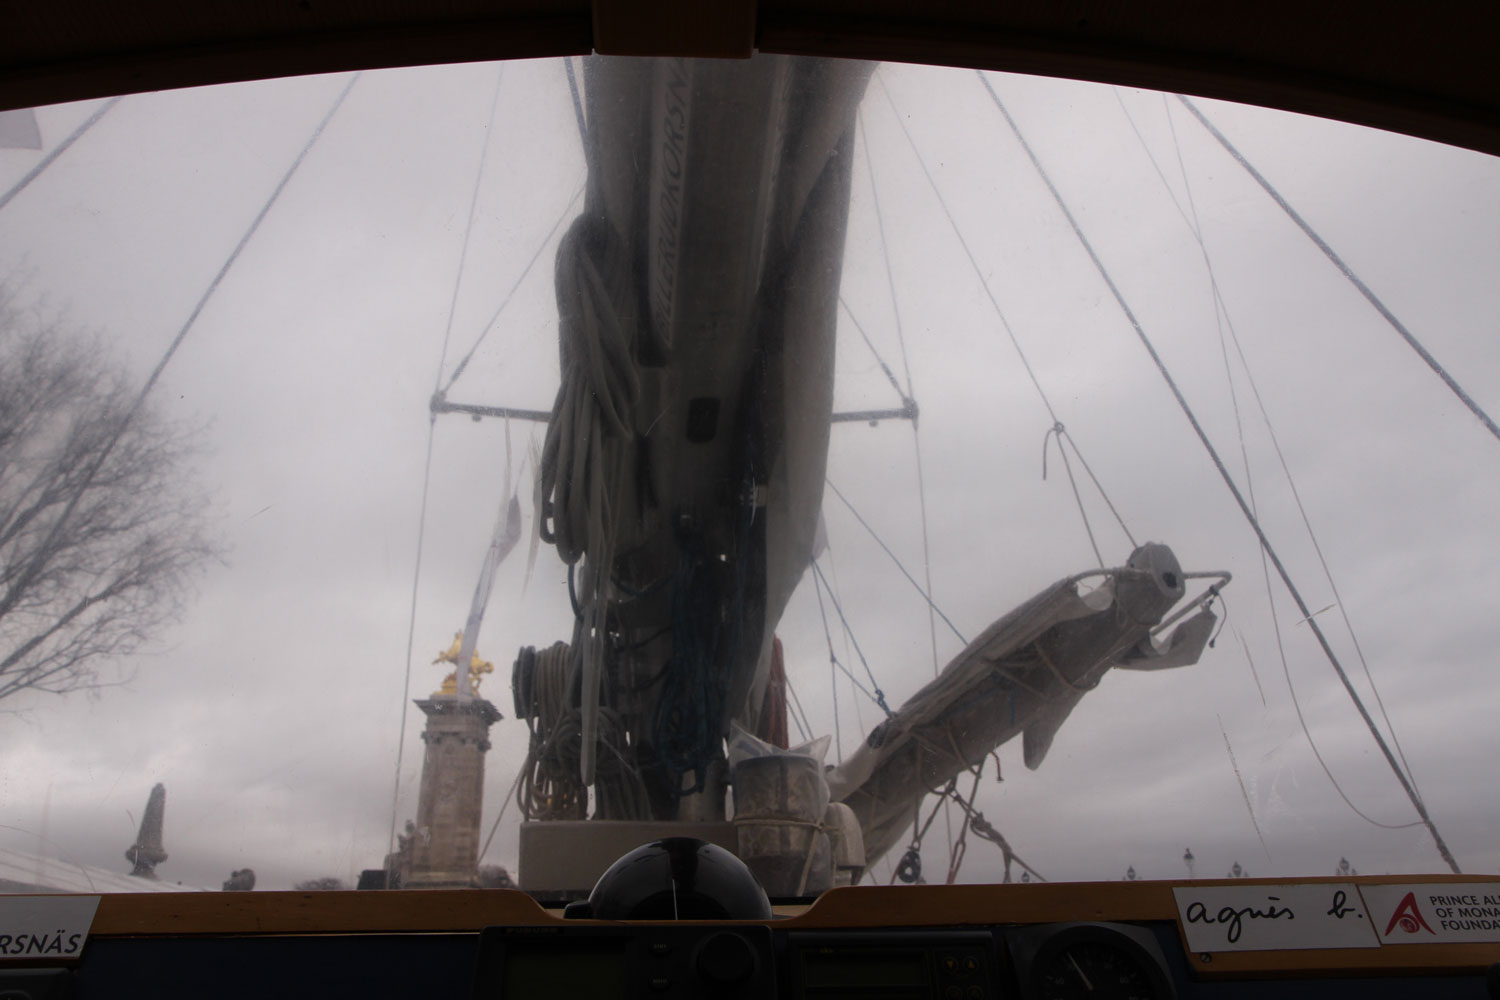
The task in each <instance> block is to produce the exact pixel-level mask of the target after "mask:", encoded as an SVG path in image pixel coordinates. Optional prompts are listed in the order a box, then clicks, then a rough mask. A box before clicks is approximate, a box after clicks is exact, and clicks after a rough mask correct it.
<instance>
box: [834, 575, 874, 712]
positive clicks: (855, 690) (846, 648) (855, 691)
mask: <svg viewBox="0 0 1500 1000" xmlns="http://www.w3.org/2000/svg"><path fill="white" fill-rule="evenodd" d="M828 573H829V575H830V576H831V577H833V581H832V582H833V586H834V593H837V592H838V585H839V563H838V560H837V559H835V558H834V555H833V549H831V548H830V549H828ZM843 639H844V655H845V656H848V655H849V631H848V629H845V630H844V632H843ZM832 645H833V642H832V639H831V638H830V640H829V646H830V647H832ZM858 693H859V690H858V685H856V684H855V683H854V681H853V679H852V678H851V679H850V681H849V694H850V699H849V701H850V704H852V705H853V706H854V724H855V725H856V726H857V727H858V729H859V732H861V733H866V732H869V730H867V729H866V728H865V713H864V709H862V708H860V707H859V699H858V698H855V697H853V696H854V695H856V694H858Z"/></svg>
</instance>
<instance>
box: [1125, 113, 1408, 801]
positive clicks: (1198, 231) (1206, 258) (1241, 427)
mask: <svg viewBox="0 0 1500 1000" xmlns="http://www.w3.org/2000/svg"><path fill="white" fill-rule="evenodd" d="M1112 89H1113V90H1114V95H1115V101H1116V103H1118V104H1119V105H1120V111H1121V112H1122V113H1123V114H1124V115H1125V120H1126V121H1127V122H1129V123H1130V130H1131V131H1132V132H1134V133H1135V138H1136V141H1137V142H1139V143H1140V144H1141V149H1142V150H1143V151H1144V152H1145V154H1146V159H1147V160H1149V161H1150V163H1151V169H1152V170H1154V171H1156V176H1157V178H1158V179H1160V180H1161V183H1162V187H1163V188H1165V189H1166V192H1167V197H1168V198H1170V199H1171V201H1172V207H1173V208H1175V209H1177V214H1178V215H1179V216H1180V217H1181V218H1182V221H1183V224H1184V225H1186V226H1187V227H1188V231H1189V232H1191V233H1192V234H1193V237H1194V239H1195V240H1196V241H1197V244H1198V249H1199V251H1200V252H1201V253H1202V255H1203V266H1204V268H1205V270H1207V272H1208V284H1209V289H1210V295H1211V298H1212V299H1213V302H1212V307H1213V311H1214V327H1215V329H1216V330H1217V331H1218V334H1219V352H1220V354H1221V355H1222V356H1223V359H1224V380H1225V382H1226V383H1227V384H1228V387H1229V403H1230V408H1231V410H1232V411H1233V413H1234V427H1235V433H1236V436H1237V437H1238V439H1239V446H1240V462H1241V464H1242V465H1243V466H1244V472H1245V492H1246V494H1247V495H1248V498H1249V501H1250V510H1251V512H1252V513H1254V514H1255V515H1256V516H1257V517H1259V516H1260V508H1259V505H1258V504H1257V502H1256V498H1255V475H1254V473H1253V471H1252V470H1251V466H1250V452H1249V449H1248V447H1247V445H1246V442H1245V424H1244V418H1243V416H1242V414H1241V411H1240V398H1239V392H1238V391H1237V390H1236V389H1235V384H1234V372H1233V370H1232V368H1231V366H1230V363H1229V348H1228V344H1227V341H1226V338H1225V334H1224V328H1225V325H1226V324H1227V325H1228V327H1229V333H1230V335H1231V336H1234V337H1235V338H1236V340H1235V342H1236V345H1238V336H1237V334H1235V331H1234V321H1233V320H1232V319H1231V318H1230V316H1229V307H1228V305H1227V304H1226V303H1225V302H1224V296H1223V293H1222V292H1221V291H1220V289H1219V279H1218V275H1217V274H1216V273H1215V272H1214V265H1213V258H1212V257H1211V256H1210V255H1209V252H1208V243H1207V241H1206V240H1205V239H1204V237H1203V227H1202V223H1201V221H1200V220H1199V218H1198V205H1197V202H1196V201H1195V200H1194V198H1193V186H1192V181H1191V180H1190V178H1189V176H1188V172H1187V164H1186V163H1184V162H1183V158H1182V143H1181V142H1180V141H1179V140H1178V137H1177V126H1176V124H1175V123H1174V121H1173V118H1172V109H1171V106H1170V105H1168V104H1167V95H1166V94H1162V95H1161V100H1162V110H1163V112H1164V114H1165V116H1166V119H1167V128H1168V129H1170V130H1171V133H1172V145H1173V147H1174V148H1175V149H1176V151H1177V169H1178V172H1179V174H1180V175H1181V177H1182V181H1183V185H1184V187H1185V188H1186V193H1187V200H1188V207H1189V208H1190V209H1191V211H1192V217H1191V218H1189V216H1188V212H1187V211H1184V210H1183V207H1182V203H1181V202H1180V201H1178V199H1177V193H1176V192H1175V191H1174V190H1173V189H1172V183H1171V182H1170V181H1168V180H1167V175H1166V174H1165V173H1164V172H1163V171H1162V168H1161V165H1160V164H1159V163H1158V162H1157V160H1156V154H1155V153H1153V152H1152V151H1151V146H1150V144H1149V143H1147V142H1146V137H1145V136H1144V135H1142V134H1141V130H1140V128H1139V127H1137V125H1136V122H1135V118H1134V117H1133V116H1132V115H1131V114H1130V109H1129V108H1127V107H1126V106H1125V100H1124V98H1123V97H1122V96H1121V94H1120V88H1118V87H1114V88H1112ZM1236 349H1238V347H1236ZM1241 364H1242V365H1244V366H1245V375H1246V378H1247V379H1248V378H1250V372H1249V366H1248V364H1245V361H1244V357H1243V355H1242V356H1241ZM1251 381H1252V385H1253V379H1251ZM1262 416H1264V411H1263V412H1262ZM1268 426H1269V425H1268ZM1274 437H1275V435H1274V432H1273V434H1272V438H1273V440H1274ZM1294 489H1295V487H1294ZM1260 566H1261V574H1262V576H1263V577H1264V578H1265V582H1266V593H1267V595H1268V597H1269V595H1270V587H1271V576H1270V573H1271V568H1270V565H1269V564H1268V563H1267V561H1266V555H1265V553H1264V552H1262V553H1261V554H1260ZM1272 614H1273V615H1274V614H1275V609H1274V605H1273V606H1272ZM1234 634H1235V637H1236V638H1237V639H1239V641H1240V648H1241V649H1243V650H1244V653H1245V662H1246V663H1248V664H1249V665H1250V676H1251V677H1252V678H1254V680H1255V689H1256V691H1257V692H1259V694H1260V703H1261V707H1262V708H1264V707H1265V705H1266V690H1265V687H1264V686H1263V685H1262V684H1261V681H1260V671H1258V670H1257V669H1256V667H1255V658H1254V657H1253V656H1251V655H1250V646H1249V644H1248V643H1246V642H1245V637H1244V636H1243V635H1241V634H1240V632H1239V630H1238V629H1236V630H1235V633H1234ZM1276 634H1277V643H1278V645H1277V652H1278V653H1279V654H1280V656H1281V658H1282V660H1283V661H1285V659H1286V650H1285V649H1283V648H1282V647H1281V645H1280V641H1281V636H1280V629H1278V630H1277V633H1276ZM1386 725H1387V727H1389V725H1390V720H1389V719H1387V720H1386ZM1392 735H1394V733H1392ZM1397 750H1398V752H1399V750H1400V746H1399V745H1398V746H1397ZM1405 763H1406V759H1405V757H1404V756H1403V757H1402V764H1403V765H1404V764H1405ZM1407 770H1408V772H1409V771H1410V768H1409V767H1408V768H1407ZM1328 777H1329V780H1330V781H1332V780H1333V775H1332V774H1329V776H1328ZM1334 784H1335V785H1337V782H1336V781H1335V782H1334ZM1355 811H1356V812H1358V810H1355ZM1361 815H1363V814H1361ZM1367 818H1368V817H1367Z"/></svg>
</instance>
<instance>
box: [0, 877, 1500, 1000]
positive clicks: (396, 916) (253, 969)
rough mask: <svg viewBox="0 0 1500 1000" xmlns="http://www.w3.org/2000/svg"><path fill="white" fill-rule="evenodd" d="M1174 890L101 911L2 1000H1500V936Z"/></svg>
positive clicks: (1027, 889) (134, 900)
mask: <svg viewBox="0 0 1500 1000" xmlns="http://www.w3.org/2000/svg"><path fill="white" fill-rule="evenodd" d="M1495 881H1496V882H1497V883H1500V880H1495ZM1202 884H1203V883H1197V885H1202ZM1304 884H1305V883H1304ZM1361 884H1362V886H1365V885H1367V884H1368V883H1367V882H1366V881H1365V880H1363V879H1362V880H1361ZM1178 885H1179V887H1180V885H1181V884H1178ZM1268 885H1269V887H1270V888H1273V889H1275V888H1276V887H1275V886H1274V884H1270V883H1268ZM1173 888H1174V885H1173V884H1169V883H1146V884H1142V883H1127V884H1115V883H1093V884H1087V883H1071V884H1065V885H1050V884H1049V885H1035V884H1033V885H1020V886H994V885H992V886H911V887H861V888H855V889H843V890H834V891H832V892H830V893H827V894H825V895H824V897H823V898H821V899H820V900H819V901H818V902H817V903H816V904H815V905H812V906H810V907H805V906H796V907H782V908H780V910H779V912H778V914H777V917H776V918H775V919H773V920H770V921H757V922H729V921H700V922H693V921H680V922H674V921H650V922H611V921H596V920H565V919H562V918H561V916H560V915H559V913H558V912H557V911H548V910H545V909H543V908H542V907H540V906H538V905H537V904H536V903H535V902H534V901H533V900H531V899H530V898H529V897H527V896H525V895H524V894H522V893H519V892H515V891H510V890H488V891H487V890H469V891H431V892H422V891H399V892H346V893H203V894H193V895H188V894H182V895H178V894H165V893H164V894H150V895H149V896H135V897H126V896H104V897H102V898H100V900H99V906H98V912H97V914H96V916H95V917H94V920H93V925H92V928H91V931H90V935H89V938H88V940H87V942H86V943H85V945H84V947H83V950H82V955H81V960H79V961H76V962H72V963H58V962H52V963H50V966H51V967H47V966H48V965H49V963H46V962H43V961H29V962H23V963H19V964H4V965H0V997H3V998H5V1000H42V998H49V1000H66V998H81V1000H91V998H103V997H109V998H115V997H126V998H129V997H151V998H156V1000H178V998H183V1000H186V998H189V997H191V998H199V997H204V996H213V997H221V998H226V1000H241V998H243V1000H264V998H266V997H271V996H274V997H277V998H278V1000H283V998H289V1000H297V998H302V997H307V998H313V997H317V998H324V997H330V996H351V997H353V996H357V997H361V998H369V1000H383V998H390V1000H409V998H413V997H433V998H444V997H451V998H455V1000H466V998H473V1000H530V998H533V997H557V996H587V997H599V998H605V1000H616V998H618V1000H636V998H639V1000H674V998H686V997H715V998H719V997H723V998H725V1000H737V998H743V1000H750V998H762V997H765V998H794V1000H852V998H854V997H877V998H888V1000H919V998H921V1000H927V998H931V1000H1073V998H1089V1000H1108V998H1128V1000H1158V998H1167V1000H1177V998H1182V1000H1189V998H1214V1000H1218V998H1224V1000H1230V998H1234V1000H1241V998H1248V997H1258V996H1275V997H1289V998H1299V997H1306V998H1313V997H1318V998H1326V997H1333V998H1338V997H1343V996H1350V997H1353V996H1358V997H1360V998H1361V1000H1370V998H1380V997H1398V996H1399V997H1405V996H1422V997H1432V998H1437V1000H1443V998H1454V1000H1457V998H1469V1000H1482V998H1484V997H1486V996H1491V997H1495V996H1500V992H1497V987H1496V986H1493V985H1487V976H1488V977H1489V978H1490V979H1494V978H1496V975H1497V974H1496V973H1494V972H1492V971H1491V967H1492V966H1494V965H1495V963H1496V962H1500V943H1459V944H1442V943H1431V944H1416V943H1414V944H1406V945H1401V946H1398V947H1391V946H1382V947H1378V948H1376V947H1371V948H1362V949H1353V948H1333V949H1319V948H1288V949H1283V950H1279V951H1260V952H1243V951H1242V952H1230V951H1225V952H1221V953H1203V952H1196V953H1190V952H1189V951H1188V948H1187V938H1186V937H1185V936H1184V933H1183V929H1182V924H1181V923H1180V921H1179V919H1178V914H1177V911H1176V908H1175V906H1174V904H1173V903H1172V898H1173V897H1172V891H1173ZM1278 891H1281V890H1278ZM1298 923H1299V924H1300V923H1301V921H1300V920H1299V921H1298ZM1382 926H1383V924H1382Z"/></svg>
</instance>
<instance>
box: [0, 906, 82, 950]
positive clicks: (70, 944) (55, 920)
mask: <svg viewBox="0 0 1500 1000" xmlns="http://www.w3.org/2000/svg"><path fill="white" fill-rule="evenodd" d="M98 908H99V897H98V896H61V895H59V896H0V961H14V960H18V959H32V960H35V959H49V958H50V959H58V958H77V957H78V956H79V955H80V954H82V953H83V943H84V941H85V940H87V939H88V936H89V926H90V925H91V924H93V922H94V911H95V910H97V909H98Z"/></svg>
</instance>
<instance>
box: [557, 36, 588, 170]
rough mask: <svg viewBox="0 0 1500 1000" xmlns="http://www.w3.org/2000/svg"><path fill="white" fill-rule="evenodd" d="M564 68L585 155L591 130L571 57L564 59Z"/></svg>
mask: <svg viewBox="0 0 1500 1000" xmlns="http://www.w3.org/2000/svg"><path fill="white" fill-rule="evenodd" d="M563 68H564V69H566V70H567V71H568V92H569V93H570V94H572V95H573V117H574V118H575V119H577V121H578V144H579V145H580V146H582V147H583V149H584V152H585V155H587V151H588V148H589V130H588V126H587V124H586V123H585V122H584V120H583V99H582V98H581V97H580V96H579V95H578V77H577V76H576V75H575V74H574V72H573V60H572V58H571V57H565V58H564V59H563Z"/></svg>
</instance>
